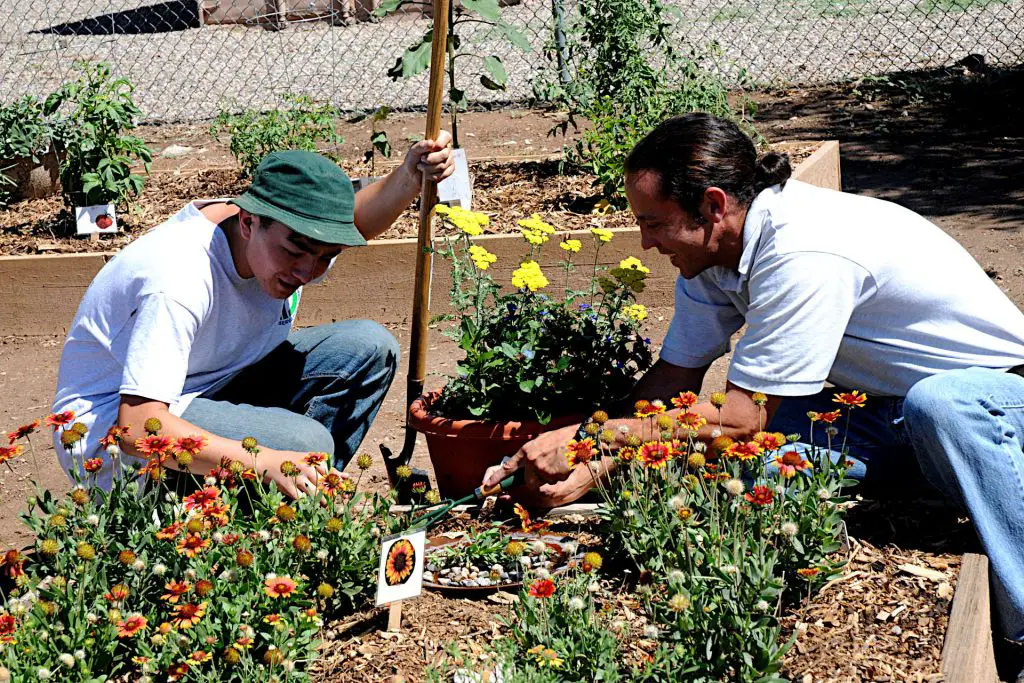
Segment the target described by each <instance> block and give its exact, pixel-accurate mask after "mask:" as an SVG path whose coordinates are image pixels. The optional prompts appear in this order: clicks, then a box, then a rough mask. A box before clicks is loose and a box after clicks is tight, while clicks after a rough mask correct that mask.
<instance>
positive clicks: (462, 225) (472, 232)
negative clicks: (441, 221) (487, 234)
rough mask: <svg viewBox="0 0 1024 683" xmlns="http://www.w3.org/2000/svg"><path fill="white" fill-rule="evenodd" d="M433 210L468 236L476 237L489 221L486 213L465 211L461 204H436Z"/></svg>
mask: <svg viewBox="0 0 1024 683" xmlns="http://www.w3.org/2000/svg"><path fill="white" fill-rule="evenodd" d="M434 211H436V212H437V213H438V214H440V215H442V216H444V218H445V220H447V221H448V222H449V223H451V224H452V225H454V226H455V227H456V228H458V229H459V230H461V231H462V232H464V233H466V234H467V235H469V236H470V237H476V236H477V235H480V234H482V233H483V231H484V226H486V225H488V224H489V223H490V219H489V218H488V217H487V214H483V213H477V212H476V211H467V210H466V209H463V208H462V207H461V206H446V205H444V204H438V205H437V206H435V207H434Z"/></svg>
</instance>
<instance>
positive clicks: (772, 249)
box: [661, 180, 1024, 396]
mask: <svg viewBox="0 0 1024 683" xmlns="http://www.w3.org/2000/svg"><path fill="white" fill-rule="evenodd" d="M744 323H746V324H747V326H748V327H747V331H746V333H745V334H744V335H743V337H742V338H741V339H740V341H739V342H738V343H737V345H736V351H735V353H734V354H733V357H732V362H731V364H730V366H729V375H728V377H729V380H730V381H731V382H733V383H734V384H736V385H737V386H739V387H742V388H744V389H747V390H749V391H762V392H764V393H767V394H775V395H777V396H806V395H810V394H813V393H816V392H818V391H820V390H821V389H822V388H823V386H824V383H825V380H829V381H830V382H832V383H833V384H835V385H837V386H841V387H845V388H850V389H859V390H862V391H865V392H866V393H868V394H869V395H877V396H905V395H906V394H907V391H908V390H909V389H910V387H912V386H913V385H914V384H915V383H916V382H918V381H919V380H921V379H924V378H925V377H928V376H930V375H934V374H936V373H939V372H942V371H944V370H952V369H957V368H969V367H986V368H996V369H1007V368H1010V367H1013V366H1015V365H1018V364H1021V363H1024V314H1022V313H1021V311H1020V310H1019V309H1018V308H1017V307H1016V306H1015V305H1014V304H1013V302H1012V301H1010V299H1009V298H1008V297H1007V296H1006V295H1005V294H1004V293H1003V292H1002V291H1000V289H999V288H998V287H997V286H996V285H995V283H993V282H992V281H991V280H990V279H989V277H988V276H987V275H986V274H985V273H984V271H983V270H982V269H981V268H980V267H979V266H978V264H977V263H976V262H975V261H974V259H973V258H972V257H971V255H970V254H968V253H967V251H966V250H964V248H963V247H961V246H960V245H959V244H958V243H957V242H956V240H954V239H953V238H952V237H950V236H949V235H947V234H946V233H944V232H942V230H940V229H939V228H938V227H937V226H935V225H933V224H932V223H930V222H929V221H927V220H926V219H924V218H922V217H921V216H919V215H917V214H916V213H914V212H912V211H910V210H908V209H905V208H903V207H901V206H899V205H897V204H893V203H891V202H886V201H882V200H880V199H873V198H870V197H860V196H857V195H852V194H845V193H842V192H836V191H834V190H825V189H822V188H818V187H814V186H812V185H808V184H806V183H801V182H799V181H795V180H791V181H789V182H788V183H787V184H786V187H785V189H784V190H780V188H779V186H777V185H776V186H775V187H772V188H769V189H767V190H764V191H763V192H761V194H759V195H758V196H757V198H756V199H755V200H754V202H753V204H752V205H751V207H750V210H749V212H748V213H747V218H746V222H745V223H744V226H743V253H742V256H741V257H740V263H739V268H738V270H734V269H731V268H724V267H721V266H715V267H713V268H709V269H708V270H706V271H704V272H703V273H701V274H700V275H698V276H697V277H695V278H692V279H690V280H684V279H683V278H682V277H680V278H679V279H678V280H677V282H676V302H675V316H674V318H673V319H672V324H671V325H670V327H669V331H668V334H667V335H666V337H665V344H664V348H662V350H661V358H662V359H664V360H665V361H667V362H669V363H671V364H673V365H678V366H681V367H689V368H696V367H703V366H704V365H707V364H708V363H710V362H711V361H713V360H714V359H716V358H718V357H719V356H721V355H723V354H724V353H726V352H727V351H728V350H729V337H730V336H731V335H732V334H733V333H734V332H736V331H737V330H739V329H740V327H742V326H743V324H744Z"/></svg>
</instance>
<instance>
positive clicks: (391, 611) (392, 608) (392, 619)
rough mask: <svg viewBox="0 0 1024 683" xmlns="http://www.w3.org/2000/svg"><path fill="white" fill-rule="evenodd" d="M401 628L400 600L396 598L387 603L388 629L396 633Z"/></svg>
mask: <svg viewBox="0 0 1024 683" xmlns="http://www.w3.org/2000/svg"><path fill="white" fill-rule="evenodd" d="M401 630H402V601H401V600H396V601H395V602H392V603H390V604H389V605H388V631H392V632H394V633H397V632H398V631H401Z"/></svg>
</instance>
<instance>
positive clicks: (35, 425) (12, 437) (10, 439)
mask: <svg viewBox="0 0 1024 683" xmlns="http://www.w3.org/2000/svg"><path fill="white" fill-rule="evenodd" d="M42 424H43V422H42V420H32V422H29V423H28V424H27V425H21V426H20V427H18V428H17V429H15V430H14V431H13V432H10V433H9V434H8V435H7V443H8V444H12V443H14V442H15V441H17V440H18V439H24V438H25V437H27V436H28V435H29V434H32V433H34V432H35V431H36V430H37V429H39V427H40V425H42Z"/></svg>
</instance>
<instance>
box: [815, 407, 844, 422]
mask: <svg viewBox="0 0 1024 683" xmlns="http://www.w3.org/2000/svg"><path fill="white" fill-rule="evenodd" d="M840 414H841V411H840V410H830V411H828V412H827V413H815V414H814V415H815V419H816V420H820V421H821V422H824V423H825V424H832V423H833V422H835V421H836V420H838V419H839V415H840Z"/></svg>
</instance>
